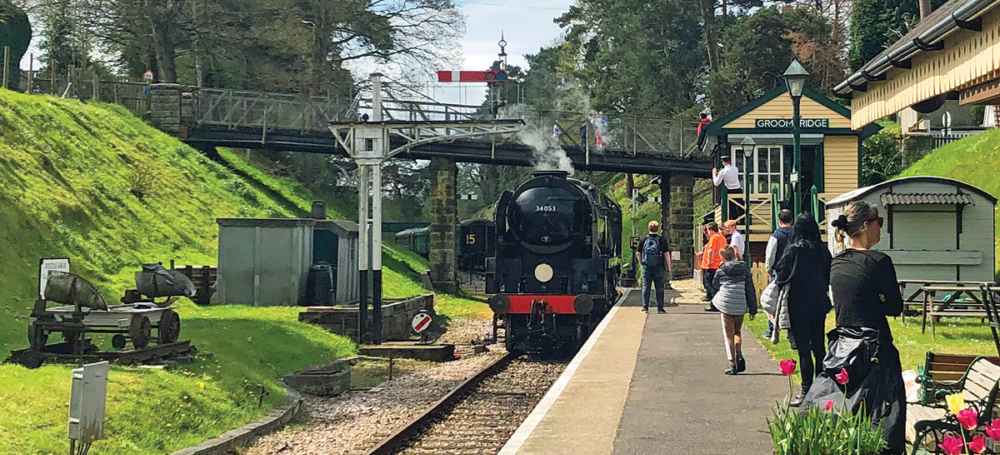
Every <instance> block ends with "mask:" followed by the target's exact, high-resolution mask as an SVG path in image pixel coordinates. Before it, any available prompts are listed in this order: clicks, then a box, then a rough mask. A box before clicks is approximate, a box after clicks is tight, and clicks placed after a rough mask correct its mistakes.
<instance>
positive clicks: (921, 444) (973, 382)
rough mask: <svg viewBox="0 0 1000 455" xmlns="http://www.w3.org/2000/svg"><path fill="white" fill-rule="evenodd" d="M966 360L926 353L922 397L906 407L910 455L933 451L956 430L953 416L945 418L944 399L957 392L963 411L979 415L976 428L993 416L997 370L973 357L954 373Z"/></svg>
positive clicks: (997, 389) (999, 369)
mask: <svg viewBox="0 0 1000 455" xmlns="http://www.w3.org/2000/svg"><path fill="white" fill-rule="evenodd" d="M964 357H966V356H959V355H948V354H933V357H932V354H931V353H928V364H927V365H925V372H924V374H923V375H921V378H920V381H921V384H922V389H923V393H922V396H921V402H920V403H908V404H907V405H906V439H907V441H908V442H910V443H911V444H913V452H912V453H913V454H914V455H916V454H917V453H918V452H919V451H924V450H931V451H932V453H941V452H939V451H937V446H938V444H939V443H940V442H941V441H942V440H943V439H944V436H945V435H946V434H947V433H956V432H957V431H958V430H959V426H958V423H957V422H956V421H955V418H954V416H950V415H948V411H947V405H946V404H945V402H944V397H945V396H947V395H950V394H953V393H958V392H961V393H962V394H963V395H964V396H965V403H966V407H971V408H973V409H976V410H977V411H979V425H980V426H983V425H986V424H987V423H989V422H990V421H991V420H992V418H993V415H994V414H995V411H994V409H995V407H996V404H997V403H996V399H997V393H1000V366H998V364H997V363H994V361H990V359H988V358H986V357H975V358H974V359H973V361H972V362H970V364H969V365H968V367H967V368H966V369H965V371H964V372H958V374H959V377H958V378H957V379H954V380H948V379H944V378H951V377H954V376H955V374H956V371H954V369H955V368H957V365H961V361H962V358H964Z"/></svg>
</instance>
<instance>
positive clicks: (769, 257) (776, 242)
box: [764, 209, 792, 339]
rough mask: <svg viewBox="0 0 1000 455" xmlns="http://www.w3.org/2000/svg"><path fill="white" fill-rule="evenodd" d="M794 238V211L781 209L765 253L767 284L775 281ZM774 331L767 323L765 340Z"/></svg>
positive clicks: (772, 324) (772, 322)
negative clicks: (789, 241) (789, 242)
mask: <svg viewBox="0 0 1000 455" xmlns="http://www.w3.org/2000/svg"><path fill="white" fill-rule="evenodd" d="M791 236H792V211H791V210H788V209H781V210H779V211H778V229H777V230H775V231H774V232H773V233H772V234H771V238H769V239H768V240H767V249H766V250H765V253H764V270H765V271H766V272H767V277H768V278H767V283H768V284H771V283H772V282H773V281H774V278H775V275H774V266H775V264H777V263H778V259H781V257H782V256H784V254H785V247H786V246H788V239H789V238H790V237H791ZM772 331H774V321H771V320H768V321H767V331H766V332H764V338H768V339H769V338H771V332H772Z"/></svg>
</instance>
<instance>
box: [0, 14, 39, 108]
mask: <svg viewBox="0 0 1000 455" xmlns="http://www.w3.org/2000/svg"><path fill="white" fill-rule="evenodd" d="M30 42H31V24H30V23H29V22H28V15H27V14H25V12H24V10H22V9H21V8H18V7H17V6H16V5H14V4H12V3H10V2H9V1H8V0H0V55H3V53H2V52H3V49H4V48H5V47H10V55H9V58H10V67H9V68H8V71H7V86H8V87H9V88H11V89H17V88H18V87H19V86H20V81H21V79H20V78H21V71H20V69H19V68H20V62H21V58H22V57H24V53H25V52H27V50H28V44H29V43H30Z"/></svg>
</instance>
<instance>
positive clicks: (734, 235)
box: [722, 220, 747, 261]
mask: <svg viewBox="0 0 1000 455" xmlns="http://www.w3.org/2000/svg"><path fill="white" fill-rule="evenodd" d="M722 226H723V227H725V228H726V235H728V236H729V246H731V247H733V249H734V250H736V259H739V260H741V261H742V260H743V252H744V250H746V247H747V244H746V243H744V241H743V235H742V234H740V231H739V230H738V229H737V228H736V222H735V221H733V220H729V221H726V222H725V223H722Z"/></svg>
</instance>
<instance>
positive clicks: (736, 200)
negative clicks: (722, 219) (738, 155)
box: [712, 153, 744, 220]
mask: <svg viewBox="0 0 1000 455" xmlns="http://www.w3.org/2000/svg"><path fill="white" fill-rule="evenodd" d="M721 159H722V170H719V169H717V168H712V183H714V184H715V186H719V185H723V184H724V185H725V186H726V190H727V192H728V193H729V202H728V204H729V216H728V218H729V219H731V220H738V219H740V217H741V216H743V212H744V211H743V207H742V204H743V203H742V202H740V201H742V200H743V187H742V186H741V185H740V170H739V169H736V166H733V165H732V163H731V161H730V158H729V154H728V153H723V154H722V157H721ZM722 203H723V204H726V203H727V202H726V201H722Z"/></svg>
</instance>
